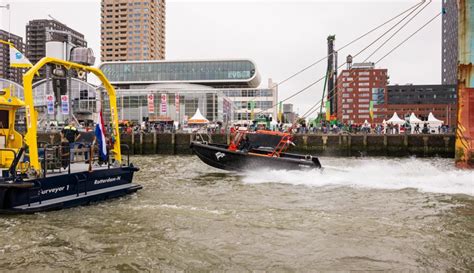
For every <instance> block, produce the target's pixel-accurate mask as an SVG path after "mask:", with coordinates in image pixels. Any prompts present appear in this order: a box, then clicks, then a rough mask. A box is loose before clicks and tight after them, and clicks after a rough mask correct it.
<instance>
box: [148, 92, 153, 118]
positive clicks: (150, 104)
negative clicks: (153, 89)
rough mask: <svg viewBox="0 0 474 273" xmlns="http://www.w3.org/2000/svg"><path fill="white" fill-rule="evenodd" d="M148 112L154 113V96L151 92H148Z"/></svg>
mask: <svg viewBox="0 0 474 273" xmlns="http://www.w3.org/2000/svg"><path fill="white" fill-rule="evenodd" d="M147 99H148V113H149V114H153V113H155V96H154V95H153V94H148V96H147Z"/></svg>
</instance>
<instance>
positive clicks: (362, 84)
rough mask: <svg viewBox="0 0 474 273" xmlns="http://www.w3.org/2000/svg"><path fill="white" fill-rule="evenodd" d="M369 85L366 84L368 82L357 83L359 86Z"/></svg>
mask: <svg viewBox="0 0 474 273" xmlns="http://www.w3.org/2000/svg"><path fill="white" fill-rule="evenodd" d="M369 85H370V83H368V82H360V83H359V86H369Z"/></svg>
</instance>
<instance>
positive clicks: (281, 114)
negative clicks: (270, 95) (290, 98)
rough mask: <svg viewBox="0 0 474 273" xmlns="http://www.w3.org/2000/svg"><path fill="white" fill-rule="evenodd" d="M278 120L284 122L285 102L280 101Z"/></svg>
mask: <svg viewBox="0 0 474 273" xmlns="http://www.w3.org/2000/svg"><path fill="white" fill-rule="evenodd" d="M278 121H279V122H283V102H281V101H280V103H278Z"/></svg>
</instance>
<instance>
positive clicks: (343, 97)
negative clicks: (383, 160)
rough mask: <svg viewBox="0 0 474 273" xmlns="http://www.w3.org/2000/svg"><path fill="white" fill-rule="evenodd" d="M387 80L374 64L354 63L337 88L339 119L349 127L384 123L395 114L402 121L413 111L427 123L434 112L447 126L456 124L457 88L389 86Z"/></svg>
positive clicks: (384, 72) (383, 72)
mask: <svg viewBox="0 0 474 273" xmlns="http://www.w3.org/2000/svg"><path fill="white" fill-rule="evenodd" d="M388 79H389V76H388V74H387V69H380V68H375V67H374V65H373V63H359V64H357V63H354V65H352V66H351V67H349V68H348V69H346V70H343V71H342V73H340V75H339V77H338V85H337V94H338V96H337V105H338V107H337V109H338V110H337V119H338V120H339V121H341V122H342V123H347V124H360V123H364V121H365V120H367V121H368V122H370V123H382V121H383V120H384V119H385V120H388V119H390V118H391V117H392V115H393V113H394V112H397V114H398V115H399V117H400V118H408V117H409V116H410V114H411V113H412V112H413V113H415V115H417V116H418V117H419V118H420V119H421V120H426V119H427V118H428V114H429V113H430V112H431V113H433V115H434V116H435V117H436V118H438V119H440V120H443V121H444V124H446V125H450V126H452V127H453V126H455V125H456V122H457V121H456V111H457V108H456V101H457V99H456V85H413V84H406V85H398V84H397V85H387V84H388ZM371 102H372V104H373V114H374V116H373V119H371V117H370V104H371Z"/></svg>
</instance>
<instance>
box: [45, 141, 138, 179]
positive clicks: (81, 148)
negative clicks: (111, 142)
mask: <svg viewBox="0 0 474 273" xmlns="http://www.w3.org/2000/svg"><path fill="white" fill-rule="evenodd" d="M71 146H73V147H71ZM121 147H122V148H123V150H124V151H126V152H127V166H128V165H129V164H130V149H129V147H128V146H127V145H125V144H123V145H121ZM41 151H42V156H41V157H40V159H41V164H42V169H43V177H46V174H47V173H55V172H62V171H63V169H67V171H68V173H69V174H70V173H71V172H72V171H74V170H71V166H73V165H74V164H80V163H85V164H87V165H88V167H87V170H88V171H92V170H93V169H94V168H95V167H97V166H99V167H100V166H103V165H104V164H106V166H107V168H109V169H110V167H111V166H113V162H115V158H114V156H113V153H111V152H110V150H109V149H107V155H108V156H107V157H106V158H105V159H102V158H101V156H100V154H99V146H98V145H97V144H91V143H82V142H75V143H74V144H73V145H70V144H69V143H63V144H61V145H51V144H46V145H44V146H43V147H42V148H41Z"/></svg>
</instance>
